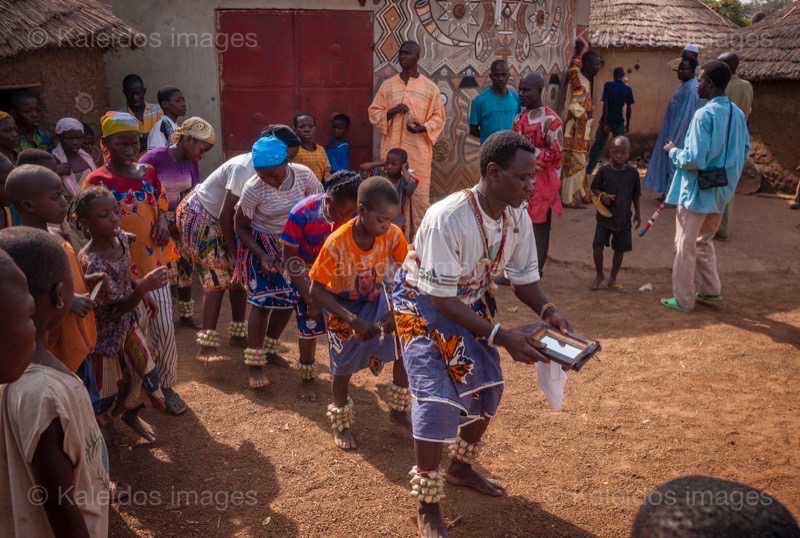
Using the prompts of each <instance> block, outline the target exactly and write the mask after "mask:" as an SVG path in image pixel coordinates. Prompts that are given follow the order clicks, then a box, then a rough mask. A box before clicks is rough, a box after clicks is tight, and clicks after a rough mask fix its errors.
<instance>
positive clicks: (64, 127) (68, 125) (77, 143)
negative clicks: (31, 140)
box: [53, 118, 97, 250]
mask: <svg viewBox="0 0 800 538" xmlns="http://www.w3.org/2000/svg"><path fill="white" fill-rule="evenodd" d="M56 137H57V138H58V145H57V146H56V147H55V149H54V150H53V157H55V158H56V159H57V160H58V162H59V164H58V166H57V167H56V173H57V174H58V175H59V176H61V179H62V181H63V182H64V196H65V197H66V198H67V202H69V203H70V207H72V205H73V201H74V199H75V197H76V196H77V195H78V193H79V192H80V190H81V183H82V182H83V180H84V179H85V178H86V176H88V175H89V174H91V173H92V172H94V171H95V170H96V169H97V167H96V166H95V164H94V161H93V160H92V157H91V155H89V154H88V153H86V152H85V151H84V150H83V149H82V147H83V137H84V132H83V124H82V123H81V122H79V121H78V120H76V119H75V118H62V119H60V120H58V123H56ZM67 222H68V223H69V229H65V230H64V231H65V232H68V233H69V239H70V241H71V242H72V246H73V247H74V248H75V249H76V250H80V249H82V248H83V246H84V245H85V244H86V242H87V241H88V240H89V238H88V237H87V236H86V234H85V233H84V232H83V231H82V230H79V229H78V226H77V224H76V223H75V222H74V221H73V220H71V219H68V221H67Z"/></svg>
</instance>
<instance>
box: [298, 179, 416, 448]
mask: <svg viewBox="0 0 800 538" xmlns="http://www.w3.org/2000/svg"><path fill="white" fill-rule="evenodd" d="M399 212H400V196H399V195H398V194H397V190H396V189H395V188H394V185H392V183H391V182H390V181H389V180H388V179H384V178H381V177H371V178H369V179H367V180H365V181H364V182H363V183H362V184H361V186H359V188H358V216H357V217H356V218H355V219H353V220H351V221H350V222H348V223H347V224H345V225H343V226H341V227H340V228H339V229H338V230H336V231H335V232H333V234H331V236H330V237H328V239H327V240H326V241H325V244H324V245H323V247H322V251H321V252H320V254H319V257H318V258H317V261H315V262H314V266H313V267H312V268H311V271H310V272H309V276H310V277H311V280H312V283H311V298H312V299H313V300H314V302H316V303H319V305H320V306H321V307H322V308H324V309H325V311H326V312H327V313H328V319H327V327H328V342H329V346H330V348H329V353H330V358H331V375H332V376H333V381H332V392H333V403H332V404H330V405H328V417H329V418H330V419H331V425H332V426H333V431H334V438H335V441H336V446H338V447H339V448H341V449H344V450H352V449H354V448H356V442H355V439H354V438H353V434H352V433H351V431H350V427H351V426H352V423H353V414H354V413H353V400H351V399H350V397H349V396H348V392H349V385H350V376H352V375H353V374H354V373H356V372H358V371H360V370H363V369H365V368H369V369H370V370H371V371H372V373H373V374H375V375H378V373H380V371H381V369H383V365H384V363H386V362H391V361H395V362H394V369H393V375H392V384H391V385H390V386H389V408H390V409H391V412H390V415H389V416H390V419H391V420H392V421H393V422H395V423H397V424H400V425H401V426H403V427H405V428H407V429H408V430H410V429H411V422H410V420H409V417H408V415H407V414H406V409H407V408H408V404H409V394H408V379H407V377H406V373H405V369H404V368H403V361H400V360H396V359H397V358H398V357H397V348H396V344H395V340H394V338H393V337H391V336H388V337H387V334H388V333H391V332H393V331H394V320H393V318H392V307H391V304H390V302H389V298H388V295H387V291H386V289H385V287H384V286H385V285H387V284H389V283H391V281H392V279H393V277H394V273H395V271H396V269H397V268H398V267H399V266H400V265H401V264H402V263H403V260H404V259H405V257H406V253H407V251H408V244H407V243H406V239H405V237H403V232H401V231H400V228H398V227H397V226H395V225H394V224H392V220H393V219H394V218H395V217H397V214H398V213H399Z"/></svg>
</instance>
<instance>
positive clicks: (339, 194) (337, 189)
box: [322, 170, 363, 202]
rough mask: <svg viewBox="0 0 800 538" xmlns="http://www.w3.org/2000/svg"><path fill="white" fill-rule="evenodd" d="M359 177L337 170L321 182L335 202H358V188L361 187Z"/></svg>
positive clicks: (350, 172)
mask: <svg viewBox="0 0 800 538" xmlns="http://www.w3.org/2000/svg"><path fill="white" fill-rule="evenodd" d="M361 181H363V180H362V178H361V175H360V174H358V173H357V172H353V171H352V170H339V171H338V172H334V173H333V175H332V176H331V177H329V178H328V179H326V180H324V181H323V182H322V186H323V187H325V192H327V193H328V194H329V195H330V196H331V198H333V199H334V200H336V201H337V202H341V201H344V200H353V201H356V200H358V186H359V185H361Z"/></svg>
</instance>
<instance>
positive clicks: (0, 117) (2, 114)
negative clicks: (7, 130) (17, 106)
mask: <svg viewBox="0 0 800 538" xmlns="http://www.w3.org/2000/svg"><path fill="white" fill-rule="evenodd" d="M8 118H11V114H9V113H8V112H5V111H3V110H0V121H3V120H5V119H8ZM11 119H14V118H11Z"/></svg>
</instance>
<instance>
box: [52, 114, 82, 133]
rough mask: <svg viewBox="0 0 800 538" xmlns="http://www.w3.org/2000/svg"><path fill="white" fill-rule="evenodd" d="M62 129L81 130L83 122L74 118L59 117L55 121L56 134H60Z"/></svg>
mask: <svg viewBox="0 0 800 538" xmlns="http://www.w3.org/2000/svg"><path fill="white" fill-rule="evenodd" d="M64 131H80V132H83V124H82V123H81V122H79V121H78V120H76V119H75V118H61V119H60V120H58V122H56V134H57V135H60V134H61V133H63V132H64Z"/></svg>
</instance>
